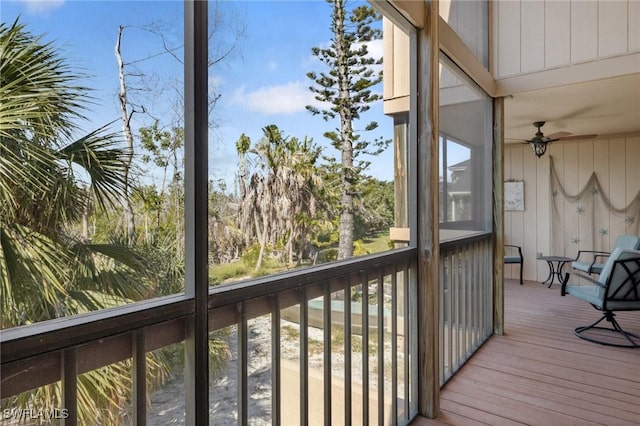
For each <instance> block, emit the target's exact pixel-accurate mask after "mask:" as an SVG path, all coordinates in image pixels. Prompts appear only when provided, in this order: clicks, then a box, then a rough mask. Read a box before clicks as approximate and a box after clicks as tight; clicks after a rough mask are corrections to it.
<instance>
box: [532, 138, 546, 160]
mask: <svg viewBox="0 0 640 426" xmlns="http://www.w3.org/2000/svg"><path fill="white" fill-rule="evenodd" d="M530 143H531V149H532V150H533V153H534V154H535V155H536V157H538V158H540V157H542V156H543V155H544V153H545V152H547V142H542V141H531V142H530Z"/></svg>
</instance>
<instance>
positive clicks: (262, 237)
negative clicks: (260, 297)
mask: <svg viewBox="0 0 640 426" xmlns="http://www.w3.org/2000/svg"><path fill="white" fill-rule="evenodd" d="M263 219H264V220H263V229H262V232H260V225H259V222H260V220H259V219H258V216H256V217H255V224H256V236H258V238H260V253H259V254H258V261H257V262H256V267H255V271H256V272H257V271H259V270H260V268H262V260H263V259H264V250H265V247H266V245H267V218H266V217H264V218H263Z"/></svg>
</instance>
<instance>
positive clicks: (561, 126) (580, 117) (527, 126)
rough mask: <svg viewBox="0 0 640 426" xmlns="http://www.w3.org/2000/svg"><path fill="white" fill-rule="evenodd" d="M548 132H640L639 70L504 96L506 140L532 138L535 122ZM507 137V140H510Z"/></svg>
mask: <svg viewBox="0 0 640 426" xmlns="http://www.w3.org/2000/svg"><path fill="white" fill-rule="evenodd" d="M534 121H546V124H545V125H544V127H543V128H542V132H543V133H544V134H545V135H550V134H552V133H556V132H570V133H572V134H573V135H589V134H597V135H610V134H618V133H627V132H640V73H635V74H630V75H626V76H621V77H615V78H609V79H604V80H594V81H590V82H586V83H577V84H573V85H569V86H562V87H555V88H550V89H544V90H536V91H532V92H526V93H518V94H515V95H513V96H511V97H509V98H507V99H505V120H504V122H505V132H504V133H505V135H504V136H505V142H506V143H517V142H518V141H517V140H524V139H531V137H533V135H534V133H535V132H536V129H535V127H533V125H532V123H533V122H534ZM507 139H508V140H507Z"/></svg>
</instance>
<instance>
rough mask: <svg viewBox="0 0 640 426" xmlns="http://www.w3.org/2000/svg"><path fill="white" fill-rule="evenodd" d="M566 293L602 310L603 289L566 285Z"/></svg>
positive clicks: (590, 286) (593, 286)
mask: <svg viewBox="0 0 640 426" xmlns="http://www.w3.org/2000/svg"><path fill="white" fill-rule="evenodd" d="M567 293H568V294H571V295H572V296H575V297H577V298H578V299H582V300H584V301H586V302H588V303H591V304H592V305H594V306H597V307H598V309H602V295H603V293H604V289H603V288H602V287H598V286H596V285H573V284H569V285H567Z"/></svg>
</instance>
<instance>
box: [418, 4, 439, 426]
mask: <svg viewBox="0 0 640 426" xmlns="http://www.w3.org/2000/svg"><path fill="white" fill-rule="evenodd" d="M425 11H426V14H425V15H426V16H425V23H426V25H425V28H423V29H421V30H420V31H419V33H418V123H417V124H418V159H417V163H418V167H417V168H418V188H419V190H418V359H419V367H418V369H419V379H418V389H419V396H418V411H419V413H420V414H421V415H423V416H426V417H429V418H434V417H435V416H436V415H437V414H438V410H439V408H440V407H439V406H440V381H439V350H438V347H439V328H440V324H439V317H440V314H439V278H438V276H439V272H438V259H439V237H438V235H439V217H438V206H439V204H438V198H439V186H438V149H439V148H438V119H439V114H438V112H439V96H438V91H439V83H440V82H439V72H438V70H439V52H440V50H439V45H438V43H439V42H438V20H439V13H438V2H436V1H431V2H428V3H427V5H426V8H425Z"/></svg>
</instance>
